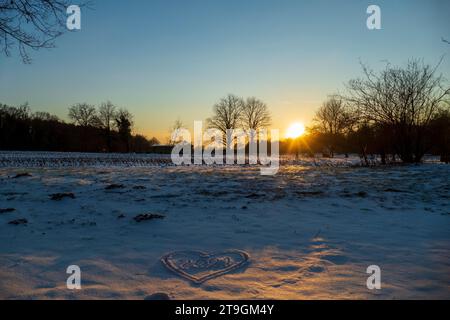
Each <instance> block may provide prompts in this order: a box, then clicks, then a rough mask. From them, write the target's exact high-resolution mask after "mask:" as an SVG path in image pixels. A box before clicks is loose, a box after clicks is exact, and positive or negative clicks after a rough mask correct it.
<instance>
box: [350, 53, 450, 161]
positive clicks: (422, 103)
mask: <svg viewBox="0 0 450 320" xmlns="http://www.w3.org/2000/svg"><path fill="white" fill-rule="evenodd" d="M440 62H442V59H441V61H440ZM440 62H439V63H438V64H437V65H436V66H434V67H432V66H430V65H425V64H424V63H423V61H421V60H410V61H409V62H408V64H407V65H406V67H404V68H402V67H393V66H391V65H389V64H388V65H387V67H386V68H385V69H384V70H383V71H381V72H380V73H375V72H373V71H372V70H370V69H369V68H367V67H366V66H364V65H363V70H364V78H362V79H355V80H351V81H350V82H349V85H348V88H349V96H348V97H347V100H348V101H349V102H350V103H352V104H353V105H354V106H355V107H356V108H357V110H358V113H359V115H360V116H361V117H362V119H364V120H365V121H367V122H369V123H374V124H376V125H379V126H384V127H389V128H392V135H391V139H392V141H393V142H394V143H393V145H394V148H395V151H396V153H397V154H398V155H399V157H400V158H401V159H402V161H403V162H419V161H421V159H422V157H423V155H424V154H425V152H426V151H427V146H426V144H425V141H424V140H425V139H424V136H425V131H426V130H427V128H428V126H429V124H430V121H431V120H432V119H433V117H434V116H435V115H436V114H437V112H438V111H439V110H440V109H442V108H444V105H445V102H446V99H448V97H449V95H450V88H449V87H444V78H443V77H442V75H437V74H436V72H437V68H438V67H439V65H440Z"/></svg>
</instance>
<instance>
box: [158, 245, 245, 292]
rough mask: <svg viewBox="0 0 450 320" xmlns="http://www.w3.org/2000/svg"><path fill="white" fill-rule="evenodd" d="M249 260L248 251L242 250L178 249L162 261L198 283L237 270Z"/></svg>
mask: <svg viewBox="0 0 450 320" xmlns="http://www.w3.org/2000/svg"><path fill="white" fill-rule="evenodd" d="M248 260H249V255H248V253H246V252H244V251H240V250H227V251H223V252H219V253H205V252H201V251H177V252H172V253H169V254H167V255H165V256H163V257H162V258H161V262H162V263H163V264H164V265H165V266H166V267H167V268H168V269H169V270H171V271H173V272H175V273H176V274H178V275H180V276H182V277H183V278H186V279H188V280H190V281H192V282H195V283H197V284H200V283H202V282H205V281H207V280H210V279H213V278H217V277H219V276H222V275H224V274H226V273H228V272H230V271H232V270H235V269H237V268H239V267H241V266H242V265H244V264H245V263H246V262H247V261H248Z"/></svg>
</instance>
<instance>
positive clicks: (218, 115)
mask: <svg viewBox="0 0 450 320" xmlns="http://www.w3.org/2000/svg"><path fill="white" fill-rule="evenodd" d="M244 104H245V103H244V100H243V99H242V98H239V97H237V96H235V95H232V94H229V95H228V96H226V97H225V98H222V99H221V100H220V101H219V102H218V103H217V104H215V105H214V107H213V111H214V115H213V116H212V117H211V118H208V119H207V123H208V127H209V128H213V129H218V130H220V131H221V132H222V133H223V135H224V136H226V133H227V129H237V127H238V125H239V122H240V120H241V116H242V110H243V107H244Z"/></svg>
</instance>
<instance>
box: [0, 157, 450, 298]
mask: <svg viewBox="0 0 450 320" xmlns="http://www.w3.org/2000/svg"><path fill="white" fill-rule="evenodd" d="M358 163H360V160H359V158H350V159H343V158H340V159H335V160H321V159H302V160H300V161H296V162H295V161H288V160H286V161H284V162H283V165H282V167H281V168H280V171H279V173H278V174H277V175H276V176H261V175H260V170H259V168H258V167H252V166H230V167H207V166H191V167H175V166H172V165H170V157H169V156H149V155H142V156H140V155H133V156H129V155H100V154H97V155H94V154H61V153H0V298H2V299H85V298H106V299H145V298H148V297H149V296H151V295H153V294H155V293H165V294H167V295H168V296H169V297H170V298H171V299H326V298H332V299H359V298H362V299H419V298H425V299H427V298H444V299H450V179H449V177H450V166H449V165H445V164H439V163H434V161H431V162H429V163H426V164H423V165H417V166H416V165H412V166H390V167H371V168H365V167H360V166H358ZM24 173H27V174H24ZM58 193H62V194H65V196H61V195H59V196H58V195H57V194H58ZM60 198H61V199H60ZM58 199H59V200H58ZM146 213H148V214H154V215H158V216H157V217H159V218H157V219H151V220H147V221H141V222H138V221H136V220H135V219H134V218H135V217H136V216H138V215H139V214H146ZM155 217H156V216H155ZM21 219H22V220H21ZM10 222H15V223H17V224H10ZM230 249H237V250H241V251H244V252H246V253H247V254H248V256H249V261H248V262H247V263H246V264H244V265H243V266H240V267H239V268H236V269H234V270H232V271H230V272H229V273H226V274H224V275H221V276H219V277H216V278H212V279H210V280H207V281H205V282H203V283H201V284H196V283H193V282H192V281H189V280H187V279H185V278H182V277H180V276H179V275H177V274H175V273H174V272H173V271H171V270H169V269H168V268H166V267H165V266H164V265H163V263H161V258H162V257H163V256H165V255H166V254H168V253H171V252H175V251H185V250H199V251H203V252H208V253H221V252H224V251H226V250H230ZM69 265H79V266H80V268H81V272H82V280H81V285H82V289H81V290H78V291H72V290H68V289H67V288H66V279H67V277H68V275H67V274H66V268H67V266H69ZM369 265H378V266H379V267H380V268H381V277H382V278H381V285H382V288H381V290H373V291H372V290H368V289H367V287H366V279H367V277H368V276H369V275H368V274H366V268H367V267H368V266H369Z"/></svg>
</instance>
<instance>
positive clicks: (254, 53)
mask: <svg viewBox="0 0 450 320" xmlns="http://www.w3.org/2000/svg"><path fill="white" fill-rule="evenodd" d="M74 2H75V3H76V1H74ZM370 4H376V5H379V6H380V7H381V13H382V30H374V31H371V30H368V29H367V28H366V19H367V17H368V15H367V14H366V9H367V7H368V5H370ZM92 7H93V8H92V9H84V10H83V11H82V29H81V30H80V31H77V32H69V33H67V34H65V35H64V36H63V37H61V38H59V39H58V40H57V42H56V45H57V48H55V49H51V50H43V51H39V52H32V57H33V64H31V65H24V64H22V63H21V61H20V59H19V58H18V57H17V56H13V57H10V58H5V57H4V56H1V57H0V102H3V103H7V104H13V105H17V104H21V103H23V102H25V101H28V102H29V103H30V105H31V107H32V109H33V110H34V111H37V110H40V111H49V112H52V113H54V114H57V115H58V116H60V117H61V118H64V119H66V114H67V108H68V107H69V106H70V105H71V104H74V103H77V102H88V103H92V104H99V103H100V102H102V101H104V100H107V99H109V100H111V101H112V102H114V103H115V104H117V105H119V106H123V107H126V108H128V109H129V110H130V111H131V112H132V113H134V114H135V123H136V128H135V129H136V131H137V132H141V133H144V134H146V135H148V136H157V137H158V138H160V139H163V138H164V137H165V136H167V135H168V128H169V127H170V126H171V123H172V122H173V121H174V120H176V119H177V118H180V119H182V120H183V121H184V122H185V123H186V124H187V125H188V127H191V126H192V122H193V121H194V120H203V119H206V118H207V117H208V116H209V115H210V113H211V107H212V105H213V104H214V103H215V102H216V101H217V100H218V99H219V98H220V97H222V96H224V95H226V94H227V93H235V94H237V95H240V96H256V97H259V98H260V99H262V100H264V101H265V102H267V104H268V105H269V106H270V108H271V111H272V113H273V120H274V121H273V127H276V128H280V129H282V130H284V129H285V128H286V126H288V124H289V123H291V122H293V121H303V122H305V123H306V124H308V123H309V122H310V121H311V119H312V117H313V114H314V112H315V110H316V109H317V108H318V107H319V106H320V104H321V103H322V101H323V100H324V99H325V98H326V96H327V94H331V93H334V92H336V91H342V90H343V88H344V83H345V82H347V81H348V80H349V79H351V78H353V77H357V76H358V75H360V74H361V68H360V65H359V61H360V60H361V61H363V62H366V63H368V64H369V65H370V66H371V67H373V68H375V69H379V68H381V67H382V66H383V63H384V62H383V61H386V60H388V61H390V62H391V63H394V64H403V63H405V62H406V61H407V60H408V59H409V58H413V57H416V58H423V59H424V60H425V61H426V62H428V63H432V64H434V63H436V62H437V61H438V60H439V59H440V57H441V56H442V55H444V54H446V55H447V56H446V58H445V60H444V63H443V65H442V67H441V69H440V70H441V72H443V73H444V74H445V75H446V77H447V78H449V79H450V45H449V44H446V43H443V42H442V41H441V37H447V38H450V18H449V12H450V1H446V0H442V1H438V0H431V1H425V0H422V1H419V0H409V1H406V0H405V1H401V0H397V1H378V0H372V1H364V0H353V1H352V0H349V1H337V0H329V1H324V0H319V1H317V0H315V1H313V0H310V1H300V0H292V1H288V0H281V1H280V0H277V1H275V0H184V1H179V0H161V1H160V0H129V1H123V0H121V1H116V0H94V1H93V6H92Z"/></svg>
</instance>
